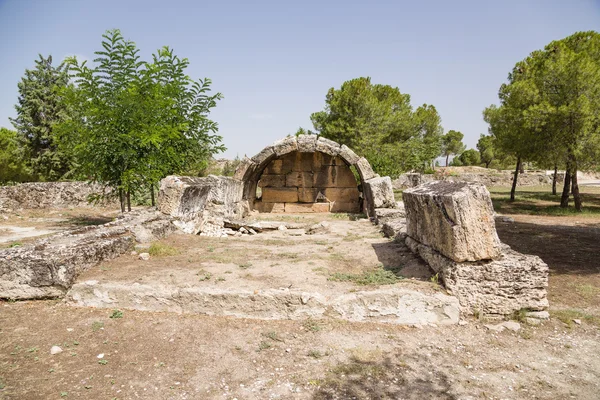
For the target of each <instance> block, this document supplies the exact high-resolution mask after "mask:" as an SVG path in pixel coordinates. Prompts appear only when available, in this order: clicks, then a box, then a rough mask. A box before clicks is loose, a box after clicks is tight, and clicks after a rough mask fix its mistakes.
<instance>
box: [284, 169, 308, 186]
mask: <svg viewBox="0 0 600 400" xmlns="http://www.w3.org/2000/svg"><path fill="white" fill-rule="evenodd" d="M285 186H288V187H307V188H310V187H312V186H313V173H312V172H290V173H289V174H287V175H286V176H285Z"/></svg>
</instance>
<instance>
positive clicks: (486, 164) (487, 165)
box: [485, 160, 492, 168]
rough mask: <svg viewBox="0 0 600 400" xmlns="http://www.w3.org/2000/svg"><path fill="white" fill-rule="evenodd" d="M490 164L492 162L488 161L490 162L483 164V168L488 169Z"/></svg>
mask: <svg viewBox="0 0 600 400" xmlns="http://www.w3.org/2000/svg"><path fill="white" fill-rule="evenodd" d="M491 163H492V160H490V161H488V162H486V163H485V167H486V168H489V167H490V164H491Z"/></svg>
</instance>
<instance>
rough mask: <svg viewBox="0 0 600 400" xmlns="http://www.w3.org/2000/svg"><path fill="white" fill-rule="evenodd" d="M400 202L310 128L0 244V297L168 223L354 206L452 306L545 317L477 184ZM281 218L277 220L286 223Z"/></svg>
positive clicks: (43, 294) (535, 284)
mask: <svg viewBox="0 0 600 400" xmlns="http://www.w3.org/2000/svg"><path fill="white" fill-rule="evenodd" d="M353 170H355V171H356V174H355V173H354V172H353ZM257 189H258V190H257ZM403 199H404V203H403V204H402V203H401V202H400V203H396V202H395V200H394V194H393V191H392V187H391V180H390V178H389V177H379V176H377V175H376V174H375V173H374V172H373V171H372V169H371V167H370V165H369V164H368V162H367V161H366V160H365V159H364V158H360V157H358V156H357V155H356V154H355V153H354V152H352V150H350V149H349V148H347V147H346V146H340V145H338V144H337V143H334V142H332V141H330V140H327V139H324V138H317V137H316V136H313V135H300V136H298V137H288V138H285V139H283V140H281V141H278V142H275V143H274V144H273V145H271V146H269V147H267V148H265V149H264V150H263V151H261V152H260V153H259V154H258V155H256V156H254V157H253V158H251V159H248V158H246V159H244V160H243V162H242V163H241V165H240V167H239V168H238V170H237V171H236V173H235V176H234V177H217V176H208V177H205V178H197V177H179V176H169V177H166V178H165V179H163V180H162V181H161V184H160V191H159V194H158V210H145V211H135V212H133V213H129V214H126V215H125V216H122V217H120V218H118V219H117V220H115V221H113V222H110V223H108V224H105V225H101V226H94V227H86V228H82V229H77V230H74V231H70V232H64V233H60V234H56V235H53V236H51V237H48V238H43V239H39V240H36V241H34V242H33V243H30V244H26V245H24V246H21V247H17V248H11V249H5V250H2V251H0V298H12V299H32V298H56V297H64V296H65V294H66V293H67V291H68V290H69V289H70V288H71V286H72V285H73V284H74V282H75V279H76V278H77V276H78V275H79V274H80V273H81V272H83V271H84V270H86V269H88V268H91V267H92V266H94V265H97V264H98V263H100V262H102V261H104V260H109V259H111V258H115V257H117V256H119V255H120V254H123V253H125V252H127V251H130V250H131V249H132V248H133V247H134V245H135V243H136V242H150V241H153V240H156V239H157V238H161V237H165V236H167V235H169V234H171V233H172V232H174V231H177V230H179V231H181V232H185V233H188V234H200V235H210V236H228V235H235V236H238V235H242V234H256V233H259V232H261V231H263V230H267V229H278V227H280V226H281V224H282V223H281V222H277V223H269V222H268V221H259V222H256V221H251V218H245V217H248V216H249V215H251V214H252V213H261V212H262V213H264V212H275V213H277V212H283V213H286V212H294V213H298V212H303V213H306V212H311V213H317V212H342V211H343V212H364V213H365V214H367V215H368V216H369V217H370V218H371V220H372V221H373V222H374V223H376V224H379V225H381V226H382V230H383V232H384V233H385V234H386V236H390V237H395V238H396V240H400V241H402V242H403V243H405V244H406V246H407V247H408V248H410V250H412V251H413V252H414V253H416V254H417V255H418V256H419V257H420V258H421V259H422V260H424V261H425V262H426V263H427V264H428V265H429V266H430V267H431V269H432V270H433V271H434V272H435V273H436V274H437V276H438V278H439V279H440V281H441V283H443V284H444V286H445V288H446V290H447V292H448V294H450V295H452V296H454V297H449V296H445V297H447V298H448V299H451V300H452V301H455V302H456V303H457V304H458V303H459V304H460V309H461V311H462V312H463V313H465V314H477V313H478V314H480V315H496V316H506V315H511V314H512V313H514V312H515V311H519V310H523V309H525V310H528V311H529V312H531V313H532V314H531V315H532V316H537V317H539V316H542V317H543V316H545V315H547V313H546V312H545V310H546V309H547V308H548V300H547V297H546V289H547V286H548V267H547V265H546V264H544V263H543V262H542V260H541V259H539V258H538V257H536V256H529V255H523V254H520V253H517V252H515V251H513V250H511V249H510V248H509V247H508V246H507V245H505V244H503V243H501V242H500V240H499V239H498V236H497V234H496V229H495V222H494V212H493V207H492V203H491V200H490V196H489V192H488V191H487V189H486V188H485V186H483V185H481V184H474V183H466V182H432V183H427V184H424V185H421V186H419V187H416V188H413V189H409V190H405V191H404V193H403ZM292 225H293V224H292ZM292 225H289V226H287V227H288V228H298V227H296V226H292ZM81 285H84V284H79V286H81ZM84 286H85V285H84ZM86 287H87V286H86ZM90 288H91V286H90ZM88 289H89V288H88ZM90 290H91V289H90ZM361 293H363V292H361ZM367 293H368V292H364V293H363V295H365V296H366V295H367ZM383 293H387V292H386V291H385V290H379V291H376V292H373V293H371V295H372V297H373V296H374V297H373V298H372V299H371V300H369V301H372V302H375V303H377V302H380V301H383V300H381V299H380V297H381V296H383ZM390 293H391V292H390ZM269 296H270V295H269ZM390 296H391V295H390ZM403 296H404V295H403ZM267 297H268V296H267ZM342 297H344V296H342ZM342 297H340V298H342ZM346 297H347V296H346ZM359 297H360V296H359ZM392 297H393V296H392ZM392 297H390V299H388V300H389V301H388V300H386V301H388V302H391V303H394V304H396V306H395V307H396V308H398V307H401V305H402V304H404V303H402V302H401V301H400V300H397V301H396V300H393V301H392ZM401 297H402V296H401ZM409 297H410V296H409ZM344 298H345V297H344ZM360 298H361V299H362V297H360ZM402 298H404V297H402ZM357 299H358V297H357ZM378 299H380V300H378ZM430 300H431V299H430ZM456 300H458V301H456ZM298 301H299V303H298V304H301V305H302V307H304V306H305V303H304V302H302V301H300V300H298ZM336 301H337V300H336ZM340 301H341V300H340ZM344 301H346V300H344ZM356 301H359V300H356ZM360 301H363V302H364V301H366V300H364V299H363V300H360ZM419 301H421V300H419ZM423 301H424V302H425V303H423V304H426V303H427V301H429V300H423ZM431 301H433V300H431ZM436 301H437V303H436V304H438V303H440V301H441V300H440V299H437V300H435V301H433V303H435V302H436ZM444 301H445V302H446V303H444V304H446V306H444V307H445V308H444V307H442V308H444V309H448V310H450V309H452V307H453V306H450V305H449V304H450V303H451V302H450V300H444ZM292 303H293V302H292ZM292 303H290V304H292ZM375 303H373V304H375ZM391 303H390V304H391ZM433 303H431V304H433ZM442 303H443V302H442ZM294 304H295V303H294ZM323 304H325V303H323ZM327 304H329V303H327ZM366 304H367V303H364V304H363V306H366ZM369 304H370V303H369ZM419 304H421V303H419ZM440 304H441V303H440ZM438 305H439V304H438ZM330 306H331V307H334V308H335V307H338V306H339V305H336V304H333V303H332V304H330ZM323 307H324V306H323ZM328 307H329V306H328ZM348 307H354V306H353V305H351V304H350V303H349V304H348ZM369 307H370V306H369ZM390 307H391V308H390V310H391V309H393V308H394V307H392V306H391V305H390ZM440 307H441V306H440ZM457 307H458V305H457V306H456V307H455V309H456V310H458V308H457ZM338 308H339V307H338ZM367 308H368V307H367ZM323 309H325V308H323ZM365 312H366V311H365ZM394 312H395V311H394ZM436 312H437V311H436ZM444 313H445V314H444V315H446V317H444V318H446V319H445V321H452V322H451V323H456V322H458V314H457V313H454V312H452V313H448V312H444ZM341 314H344V313H341ZM392 314H393V313H392ZM392 314H390V315H392ZM448 315H451V317H448ZM390 318H391V317H390ZM392 320H393V318H392V319H391V320H390V321H389V322H393V321H392Z"/></svg>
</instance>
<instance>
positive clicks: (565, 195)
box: [560, 164, 571, 208]
mask: <svg viewBox="0 0 600 400" xmlns="http://www.w3.org/2000/svg"><path fill="white" fill-rule="evenodd" d="M570 189H571V172H570V171H569V165H568V164H567V169H566V170H565V184H564V185H563V191H562V196H561V197H560V207H561V208H567V207H569V191H570Z"/></svg>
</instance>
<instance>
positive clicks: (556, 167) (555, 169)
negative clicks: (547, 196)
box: [552, 164, 558, 196]
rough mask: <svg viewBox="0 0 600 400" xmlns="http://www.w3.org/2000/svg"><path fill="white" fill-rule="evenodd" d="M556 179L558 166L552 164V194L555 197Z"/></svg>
mask: <svg viewBox="0 0 600 400" xmlns="http://www.w3.org/2000/svg"><path fill="white" fill-rule="evenodd" d="M557 179H558V165H557V164H554V176H553V177H552V194H553V195H554V196H556V181H557Z"/></svg>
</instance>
